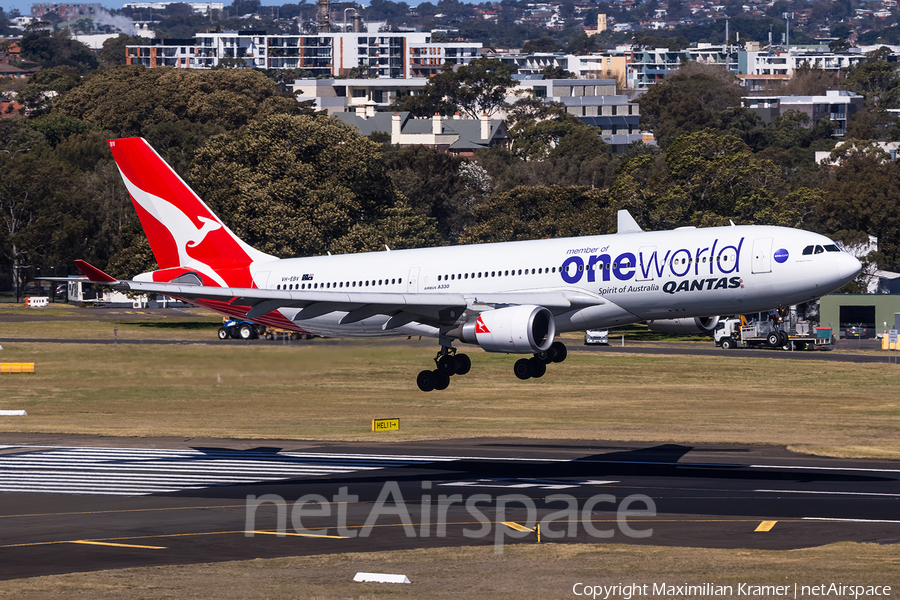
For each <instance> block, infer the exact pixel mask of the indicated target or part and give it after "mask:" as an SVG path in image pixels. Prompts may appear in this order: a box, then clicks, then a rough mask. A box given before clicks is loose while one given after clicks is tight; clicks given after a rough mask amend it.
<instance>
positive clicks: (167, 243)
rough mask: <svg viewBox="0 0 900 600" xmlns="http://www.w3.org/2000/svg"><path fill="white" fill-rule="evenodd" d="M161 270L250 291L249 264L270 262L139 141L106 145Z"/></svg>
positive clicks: (142, 141) (117, 141) (149, 148)
mask: <svg viewBox="0 0 900 600" xmlns="http://www.w3.org/2000/svg"><path fill="white" fill-rule="evenodd" d="M109 147H110V150H112V153H113V157H114V158H115V161H116V165H118V167H119V172H120V173H121V175H122V180H123V181H124V182H125V187H127V188H128V193H129V195H130V196H131V200H132V202H133V204H134V207H135V210H137V213H138V217H139V218H140V220H141V225H142V226H143V228H144V232H145V233H146V234H147V239H148V240H149V241H150V247H151V248H152V249H153V256H154V257H155V258H156V262H157V263H158V264H159V267H160V269H171V268H175V267H181V268H184V269H189V270H193V271H197V272H198V273H200V274H202V275H204V276H205V277H207V278H209V279H210V280H211V281H214V282H216V283H217V284H218V285H220V286H238V287H251V285H252V278H251V274H250V269H249V267H250V265H251V264H252V263H254V262H266V261H270V260H275V257H274V256H270V255H268V254H265V253H263V252H259V251H258V250H255V249H254V248H251V247H250V246H248V245H247V244H245V243H244V242H243V241H242V240H241V239H240V238H238V237H237V236H236V235H235V234H234V233H233V232H232V231H231V230H230V229H228V227H226V226H225V225H224V224H223V223H222V222H221V221H220V220H219V219H218V218H217V217H216V216H215V215H214V214H213V213H212V211H211V210H210V209H209V207H208V206H206V204H205V203H204V202H203V201H202V200H200V198H199V197H198V196H197V194H195V193H194V191H193V190H192V189H191V188H190V187H189V186H188V185H187V184H186V183H185V182H184V180H182V179H181V177H179V176H178V174H177V173H175V171H173V170H172V168H171V167H169V165H167V164H166V162H165V161H164V160H163V159H162V158H161V157H160V156H159V154H157V153H156V151H155V150H153V148H152V147H150V144H148V143H147V141H146V140H144V139H142V138H127V139H119V140H110V141H109Z"/></svg>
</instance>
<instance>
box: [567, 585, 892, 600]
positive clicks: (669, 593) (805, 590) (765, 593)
mask: <svg viewBox="0 0 900 600" xmlns="http://www.w3.org/2000/svg"><path fill="white" fill-rule="evenodd" d="M572 594H573V595H575V596H582V597H588V598H592V599H593V600H597V599H598V598H602V599H603V600H612V599H613V598H620V599H621V600H633V599H635V598H652V597H654V596H665V597H669V598H671V597H673V596H674V597H683V598H688V597H689V598H701V597H707V596H708V597H710V598H732V597H735V598H742V597H749V598H786V599H797V598H854V599H855V600H858V599H859V598H875V597H887V596H890V595H891V586H889V585H851V584H846V583H820V584H815V585H803V584H799V583H794V584H792V585H756V584H751V583H738V584H732V585H717V584H714V583H699V584H690V583H681V584H674V585H673V584H668V583H644V584H640V583H629V584H621V583H619V584H615V585H591V584H588V583H576V584H575V585H573V586H572Z"/></svg>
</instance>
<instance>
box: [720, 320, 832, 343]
mask: <svg viewBox="0 0 900 600" xmlns="http://www.w3.org/2000/svg"><path fill="white" fill-rule="evenodd" d="M760 316H761V315H760ZM713 337H714V339H715V342H716V346H720V347H721V348H723V349H725V350H728V349H731V348H781V349H784V350H830V349H831V348H832V332H831V327H819V326H818V324H817V323H816V322H814V321H807V320H800V319H791V318H788V319H787V320H782V319H780V318H774V319H773V318H769V319H762V318H756V319H748V318H746V317H744V316H741V317H727V318H723V319H720V320H719V323H718V325H717V326H716V330H715V332H714V334H713Z"/></svg>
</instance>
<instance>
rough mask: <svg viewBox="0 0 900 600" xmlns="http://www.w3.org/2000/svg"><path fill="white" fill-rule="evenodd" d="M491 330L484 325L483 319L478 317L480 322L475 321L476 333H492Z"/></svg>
mask: <svg viewBox="0 0 900 600" xmlns="http://www.w3.org/2000/svg"><path fill="white" fill-rule="evenodd" d="M490 332H491V330H490V329H488V328H487V325H485V324H484V321H482V320H481V317H480V316H479V317H478V320H477V321H475V333H490Z"/></svg>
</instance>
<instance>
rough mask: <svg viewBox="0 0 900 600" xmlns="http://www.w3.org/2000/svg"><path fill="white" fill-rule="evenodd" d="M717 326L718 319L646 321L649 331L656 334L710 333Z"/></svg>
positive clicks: (691, 318)
mask: <svg viewBox="0 0 900 600" xmlns="http://www.w3.org/2000/svg"><path fill="white" fill-rule="evenodd" d="M718 324H719V317H696V318H694V317H688V318H685V319H656V320H653V321H647V327H649V328H650V331H654V332H656V333H712V331H713V330H714V329H715V328H716V325H718Z"/></svg>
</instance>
